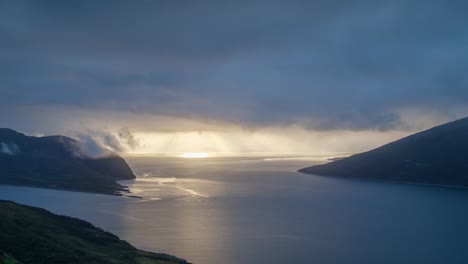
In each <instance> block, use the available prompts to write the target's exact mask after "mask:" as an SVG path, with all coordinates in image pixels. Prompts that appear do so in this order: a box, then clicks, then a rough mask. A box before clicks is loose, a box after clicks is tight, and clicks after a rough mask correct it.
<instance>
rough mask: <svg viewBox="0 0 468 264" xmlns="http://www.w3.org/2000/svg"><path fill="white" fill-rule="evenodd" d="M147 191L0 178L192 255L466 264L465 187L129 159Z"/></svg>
mask: <svg viewBox="0 0 468 264" xmlns="http://www.w3.org/2000/svg"><path fill="white" fill-rule="evenodd" d="M127 160H128V161H129V163H130V164H131V166H132V168H133V169H134V170H135V171H136V172H137V174H138V175H140V176H141V177H140V179H139V180H137V181H134V182H126V184H128V185H129V186H130V187H131V189H132V190H133V191H134V192H135V194H136V195H140V196H142V197H143V199H131V198H123V197H112V196H105V195H93V194H83V193H73V192H62V191H51V190H41V189H32V188H20V187H7V186H4V187H0V199H11V200H15V201H18V202H22V203H26V204H30V205H36V206H40V207H45V208H48V209H49V210H52V211H53V212H56V213H60V214H67V215H71V216H76V217H80V218H83V219H85V220H88V221H91V222H92V223H94V224H96V225H98V226H100V227H103V228H104V229H106V230H109V231H111V232H113V233H115V234H117V235H119V236H120V237H121V238H123V239H126V240H128V241H130V242H131V243H132V244H134V245H136V246H137V247H140V248H143V249H147V250H152V251H161V252H167V253H171V254H175V255H177V256H180V257H183V258H186V259H188V260H190V261H193V262H194V263H205V264H215V263H217V264H218V263H223V264H240V263H243V264H249V263H270V264H276V263H282V264H284V263H325V264H326V263H330V264H331V263H351V264H363V263H372V264H375V263H468V224H467V223H468V191H466V190H459V189H449V188H438V187H425V186H416V185H404V184H393V183H381V182H368V181H355V180H346V179H338V178H328V177H320V176H312V175H303V174H299V173H296V172H295V170H296V169H298V168H301V167H303V166H305V165H310V164H313V163H314V162H315V161H312V160H306V159H266V160H264V159H260V158H217V159H214V158H211V159H196V160H195V159H194V160H191V159H181V158H164V157H128V158H127Z"/></svg>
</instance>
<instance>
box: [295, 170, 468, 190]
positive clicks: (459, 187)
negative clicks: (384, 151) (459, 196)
mask: <svg viewBox="0 0 468 264" xmlns="http://www.w3.org/2000/svg"><path fill="white" fill-rule="evenodd" d="M296 172H298V173H301V174H305V175H313V176H319V177H331V178H337V179H344V180H352V181H369V182H381V183H396V184H405V185H419V186H423V187H437V188H447V189H462V190H468V186H463V185H450V184H434V183H424V182H408V181H392V180H379V179H368V178H359V177H349V176H331V175H320V174H315V173H306V172H301V171H299V170H297V171H296Z"/></svg>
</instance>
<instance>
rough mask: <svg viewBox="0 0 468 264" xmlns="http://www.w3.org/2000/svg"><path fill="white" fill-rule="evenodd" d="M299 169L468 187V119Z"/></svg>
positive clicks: (352, 176) (333, 174) (322, 173)
mask: <svg viewBox="0 0 468 264" xmlns="http://www.w3.org/2000/svg"><path fill="white" fill-rule="evenodd" d="M299 171H300V172H303V173H308V174H318V175H325V176H343V177H350V178H364V179H376V180H390V181H402V182H416V183H428V184H442V185H459V186H468V118H463V119H459V120H457V121H454V122H450V123H447V124H444V125H440V126H437V127H434V128H431V129H428V130H426V131H423V132H420V133H416V134H414V135H411V136H408V137H405V138H402V139H400V140H397V141H395V142H392V143H389V144H387V145H384V146H382V147H379V148H376V149H374V150H371V151H368V152H364V153H360V154H357V155H353V156H351V157H348V158H345V159H341V160H336V161H333V162H331V163H327V164H323V165H317V166H312V167H308V168H304V169H301V170H299Z"/></svg>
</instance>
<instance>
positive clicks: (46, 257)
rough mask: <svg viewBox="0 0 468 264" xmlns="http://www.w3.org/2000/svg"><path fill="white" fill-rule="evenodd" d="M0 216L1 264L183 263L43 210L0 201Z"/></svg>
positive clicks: (74, 220)
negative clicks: (139, 248)
mask: <svg viewBox="0 0 468 264" xmlns="http://www.w3.org/2000/svg"><path fill="white" fill-rule="evenodd" d="M0 216H1V218H2V220H1V221H0V262H1V263H18V262H21V263H35V264H41V263H83V264H84V263H113V264H139V263H141V264H146V263H148V264H149V263H159V264H175V263H180V264H187V262H186V261H185V260H182V259H178V258H176V257H173V256H170V255H166V254H158V253H151V252H146V251H141V250H138V249H136V248H134V247H133V246H132V245H130V244H129V243H127V242H125V241H123V240H120V239H119V238H118V237H116V236H115V235H113V234H111V233H109V232H106V231H104V230H102V229H100V228H97V227H95V226H93V225H92V224H90V223H88V222H85V221H82V220H79V219H76V218H71V217H67V216H59V215H55V214H52V213H50V212H48V211H46V210H44V209H40V208H36V207H30V206H25V205H19V204H16V203H13V202H9V201H0ZM2 261H3V262H2ZM16 261H18V262H16Z"/></svg>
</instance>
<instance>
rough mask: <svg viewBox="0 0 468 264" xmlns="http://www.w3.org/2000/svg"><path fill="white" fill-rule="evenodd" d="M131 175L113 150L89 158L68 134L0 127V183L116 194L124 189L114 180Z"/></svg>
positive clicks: (124, 163) (129, 177)
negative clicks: (36, 134)
mask: <svg viewBox="0 0 468 264" xmlns="http://www.w3.org/2000/svg"><path fill="white" fill-rule="evenodd" d="M134 178H135V175H134V174H133V172H132V171H131V169H130V167H129V166H128V165H127V163H126V162H125V160H124V159H122V158H121V157H119V156H118V155H117V154H109V155H107V156H103V157H99V158H92V157H89V156H87V155H86V154H85V153H83V151H82V149H81V144H80V142H79V141H77V140H75V139H72V138H68V137H64V136H47V137H31V136H26V135H24V134H22V133H18V132H16V131H14V130H11V129H8V128H0V184H11V185H24V186H35V187H45V188H53V189H66V190H74V191H83V192H94V193H104V194H119V193H120V192H121V191H126V189H125V187H124V186H122V185H120V184H118V183H117V182H116V180H128V179H134Z"/></svg>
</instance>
